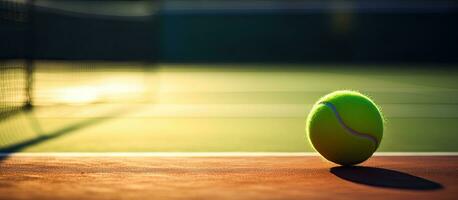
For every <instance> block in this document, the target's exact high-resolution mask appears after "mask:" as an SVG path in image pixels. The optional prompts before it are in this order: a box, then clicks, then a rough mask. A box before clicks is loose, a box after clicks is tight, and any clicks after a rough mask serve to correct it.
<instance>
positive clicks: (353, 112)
mask: <svg viewBox="0 0 458 200" xmlns="http://www.w3.org/2000/svg"><path fill="white" fill-rule="evenodd" d="M306 129H307V134H308V137H309V140H310V142H311V143H312V145H313V148H315V150H317V151H318V152H319V153H320V154H321V155H322V156H323V157H324V158H326V159H327V160H329V161H332V162H334V163H337V164H340V165H355V164H358V163H361V162H364V161H365V160H367V159H368V158H369V157H371V156H372V154H373V153H374V152H375V150H377V148H378V146H379V145H380V141H381V140H382V136H383V117H382V114H381V112H380V110H379V108H378V107H377V105H375V103H374V102H373V101H372V100H371V99H370V98H369V97H367V96H365V95H363V94H361V93H359V92H354V91H348V90H342V91H336V92H333V93H330V94H328V95H326V96H324V97H322V98H321V99H320V100H318V102H316V104H315V105H314V106H313V108H312V110H311V112H310V114H309V116H308V118H307V128H306Z"/></svg>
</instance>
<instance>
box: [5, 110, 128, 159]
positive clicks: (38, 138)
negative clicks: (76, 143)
mask: <svg viewBox="0 0 458 200" xmlns="http://www.w3.org/2000/svg"><path fill="white" fill-rule="evenodd" d="M132 110H134V109H132V108H131V107H130V108H119V109H115V110H113V111H111V112H108V113H104V114H102V115H100V116H98V117H94V118H86V119H84V120H82V121H79V122H75V123H72V124H69V125H66V126H64V127H61V128H59V129H57V130H53V131H50V132H44V131H43V129H42V128H41V125H40V122H39V121H38V120H37V118H36V116H34V113H33V111H31V110H24V111H18V112H22V113H18V115H19V114H23V115H25V118H26V119H22V123H21V124H22V125H24V126H29V127H30V128H31V129H32V130H33V132H35V133H34V134H35V137H32V138H29V139H26V140H22V141H20V142H17V143H14V144H11V145H6V146H0V163H1V162H2V161H3V160H5V159H7V158H8V157H9V156H10V155H11V154H13V153H15V152H20V151H22V150H23V149H25V148H27V147H30V146H33V145H38V144H40V143H43V142H46V141H49V140H53V139H57V138H59V137H62V136H65V135H68V134H71V133H74V132H76V131H78V130H80V129H84V128H87V127H90V126H93V125H96V124H100V123H103V122H106V121H108V120H112V119H115V118H117V117H118V116H120V115H122V114H126V113H128V112H130V111H132ZM0 122H1V121H0ZM5 123H7V122H5Z"/></svg>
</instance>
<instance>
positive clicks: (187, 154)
mask: <svg viewBox="0 0 458 200" xmlns="http://www.w3.org/2000/svg"><path fill="white" fill-rule="evenodd" d="M374 155H375V156H458V152H377V153H375V154H374ZM0 156H8V157H10V156H14V157H301V156H319V154H318V153H314V152H135V153H130V152H99V153H87V152H65V153H63V152H46V153H40V152H37V153H28V152H27V153H11V154H8V153H0Z"/></svg>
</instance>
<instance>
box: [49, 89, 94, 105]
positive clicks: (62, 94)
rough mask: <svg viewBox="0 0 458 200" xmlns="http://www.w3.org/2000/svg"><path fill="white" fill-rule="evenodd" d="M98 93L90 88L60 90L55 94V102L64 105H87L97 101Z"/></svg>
mask: <svg viewBox="0 0 458 200" xmlns="http://www.w3.org/2000/svg"><path fill="white" fill-rule="evenodd" d="M98 97H99V93H98V91H97V89H96V88H94V87H90V86H83V87H73V88H62V89H59V91H57V93H56V101H57V102H60V103H65V104H89V103H94V102H95V101H97V99H98Z"/></svg>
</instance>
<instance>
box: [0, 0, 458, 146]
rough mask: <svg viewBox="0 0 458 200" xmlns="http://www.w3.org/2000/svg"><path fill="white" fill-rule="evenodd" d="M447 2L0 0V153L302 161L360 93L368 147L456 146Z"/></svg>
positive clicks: (455, 77) (456, 57)
mask: <svg viewBox="0 0 458 200" xmlns="http://www.w3.org/2000/svg"><path fill="white" fill-rule="evenodd" d="M457 17H458V3H457V2H456V1H444V0H436V1H432V0H429V1H426V0H403V1H389V0H376V1H356V0H348V1H343V0H341V1H337V0H326V1H314V0H243V1H242V0H232V1H229V0H211V1H210V0H163V1H152V0H150V1H146V0H143V1H134V0H132V1H116V0H113V1H110V0H104V1H90V0H0V38H1V39H0V41H1V42H0V92H1V93H0V152H7V153H8V152H21V151H26V152H145V151H146V152H308V151H313V149H312V148H311V146H310V144H309V142H308V141H307V138H306V136H305V119H306V116H307V114H308V111H309V110H310V108H311V106H312V105H313V103H314V102H315V101H316V100H317V99H318V98H319V97H321V96H322V95H324V94H327V93H329V92H332V91H334V90H340V89H351V90H357V91H360V92H363V93H365V94H367V95H369V96H371V97H372V98H374V100H375V102H376V103H378V104H380V106H381V108H382V111H383V114H384V116H385V118H386V121H387V122H386V130H385V135H384V139H383V141H382V143H381V146H380V149H379V151H382V152H455V151H458V146H457V145H455V144H454V141H456V140H457V139H458V68H457V64H458V37H457V35H458V27H457V26H456V24H457V22H458V18H457Z"/></svg>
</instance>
